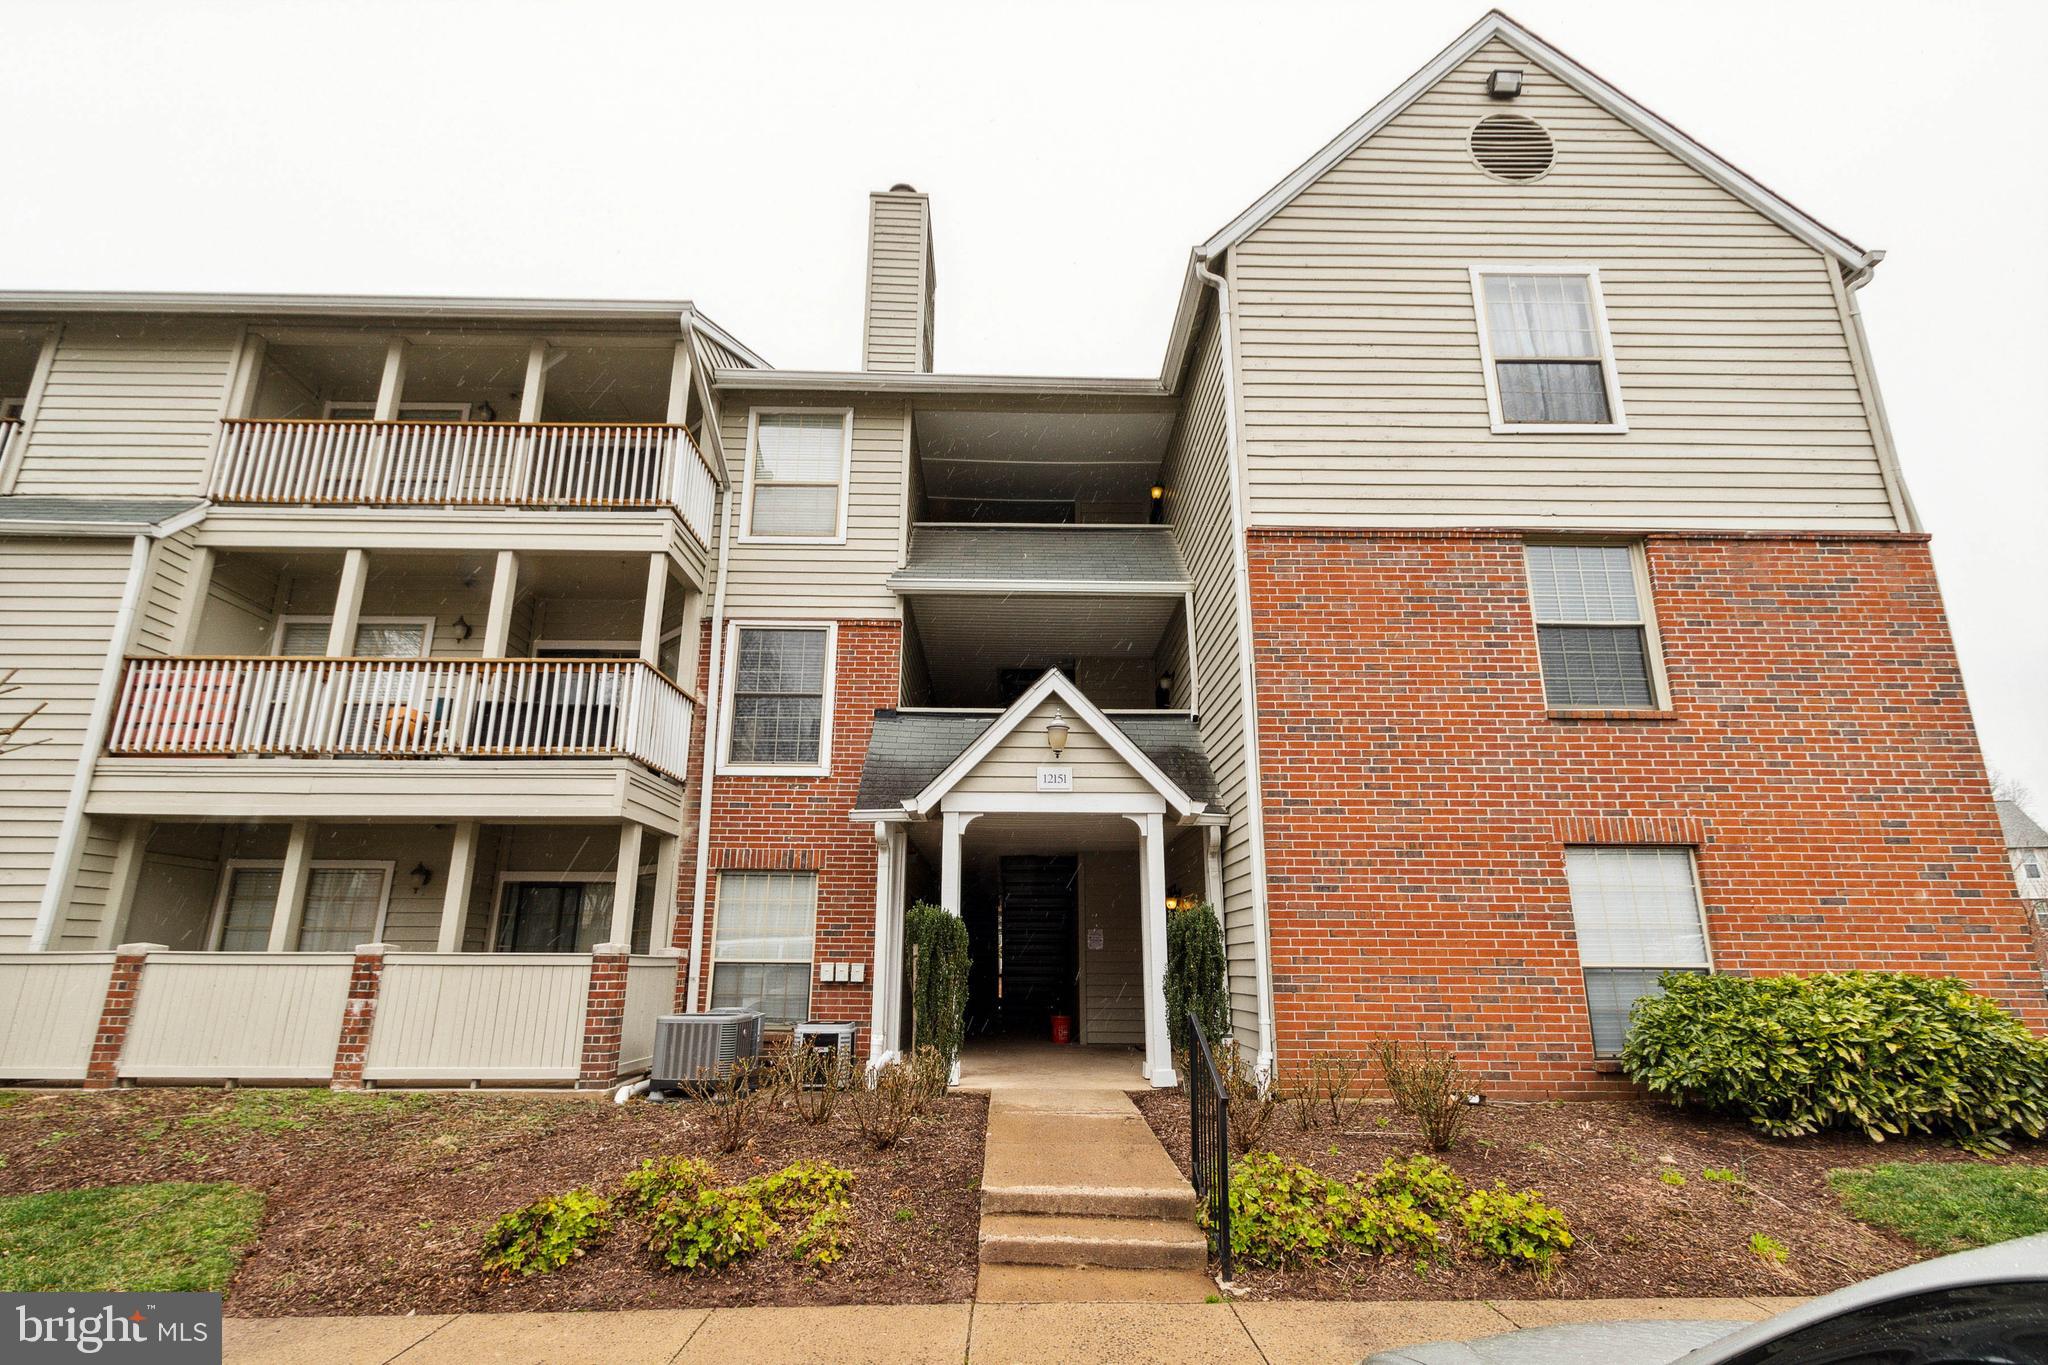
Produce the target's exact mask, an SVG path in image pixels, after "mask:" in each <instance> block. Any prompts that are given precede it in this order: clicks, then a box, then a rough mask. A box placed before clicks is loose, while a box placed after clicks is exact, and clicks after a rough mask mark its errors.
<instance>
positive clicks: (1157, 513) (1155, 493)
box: [1151, 483, 1166, 526]
mask: <svg viewBox="0 0 2048 1365" xmlns="http://www.w3.org/2000/svg"><path fill="white" fill-rule="evenodd" d="M1151 510H1152V524H1153V525H1154V526H1157V525H1158V524H1159V522H1160V520H1161V519H1162V518H1163V517H1164V516H1165V514H1166V485H1164V484H1157V483H1155V484H1153V485H1152V509H1151Z"/></svg>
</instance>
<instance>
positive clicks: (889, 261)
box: [861, 194, 932, 370]
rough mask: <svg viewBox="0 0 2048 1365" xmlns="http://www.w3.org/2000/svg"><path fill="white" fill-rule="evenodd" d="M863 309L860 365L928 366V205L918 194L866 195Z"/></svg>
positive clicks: (884, 367)
mask: <svg viewBox="0 0 2048 1365" xmlns="http://www.w3.org/2000/svg"><path fill="white" fill-rule="evenodd" d="M868 215H869V216H868V274H867V314H866V318H865V325H864V326H863V327H862V330H861V368H862V369H866V370H928V369H930V368H931V350H930V343H931V333H930V324H931V318H930V302H929V300H930V290H931V277H932V269H931V206H930V202H929V201H928V200H927V199H926V198H925V197H924V196H923V195H921V194H877V195H872V196H870V198H869V200H868Z"/></svg>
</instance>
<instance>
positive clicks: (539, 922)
mask: <svg viewBox="0 0 2048 1365" xmlns="http://www.w3.org/2000/svg"><path fill="white" fill-rule="evenodd" d="M617 895H618V878H617V877H616V876H615V875H614V874H612V873H610V872H505V873H501V874H499V877H498V897H497V903H496V905H495V907H494V908H493V910H492V912H491V929H490V935H489V937H488V938H487V939H486V942H487V943H488V944H489V946H490V951H491V952H494V953H587V952H589V951H590V950H591V949H592V948H595V947H596V946H597V945H598V944H600V943H604V942H606V941H608V940H609V939H610V937H611V929H612V905H613V903H614V900H615V898H616V897H617ZM634 909H635V919H636V920H637V919H638V918H639V915H638V911H639V909H640V907H639V906H635V907H634Z"/></svg>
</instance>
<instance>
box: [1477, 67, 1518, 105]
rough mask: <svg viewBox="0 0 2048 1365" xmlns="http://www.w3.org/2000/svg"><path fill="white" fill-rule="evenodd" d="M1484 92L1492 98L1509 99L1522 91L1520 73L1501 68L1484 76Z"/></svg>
mask: <svg viewBox="0 0 2048 1365" xmlns="http://www.w3.org/2000/svg"><path fill="white" fill-rule="evenodd" d="M1486 93H1487V94H1488V95H1489V96H1490V97H1491V98H1493V99H1497V100H1511V99H1513V98H1514V97H1515V96H1517V95H1519V94H1521V93H1522V73H1521V72H1519V71H1513V70H1507V69H1502V70H1500V71H1495V72H1493V73H1492V74H1491V75H1489V76H1487V78H1486Z"/></svg>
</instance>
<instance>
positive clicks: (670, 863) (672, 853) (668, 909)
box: [647, 834, 683, 1013]
mask: <svg viewBox="0 0 2048 1365" xmlns="http://www.w3.org/2000/svg"><path fill="white" fill-rule="evenodd" d="M682 856H683V840H682V836H681V835H676V834H664V835H661V836H660V837H659V838H657V839H656V840H655V842H654V928H653V929H652V930H650V931H649V933H648V940H649V941H648V945H647V947H648V951H649V952H660V951H662V950H664V949H671V948H674V947H675V943H676V895H677V893H678V891H679V890H680V888H679V887H678V885H677V882H678V879H679V878H680V877H681V875H682V867H681V863H682ZM666 1012H667V1011H663V1013H666Z"/></svg>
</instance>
